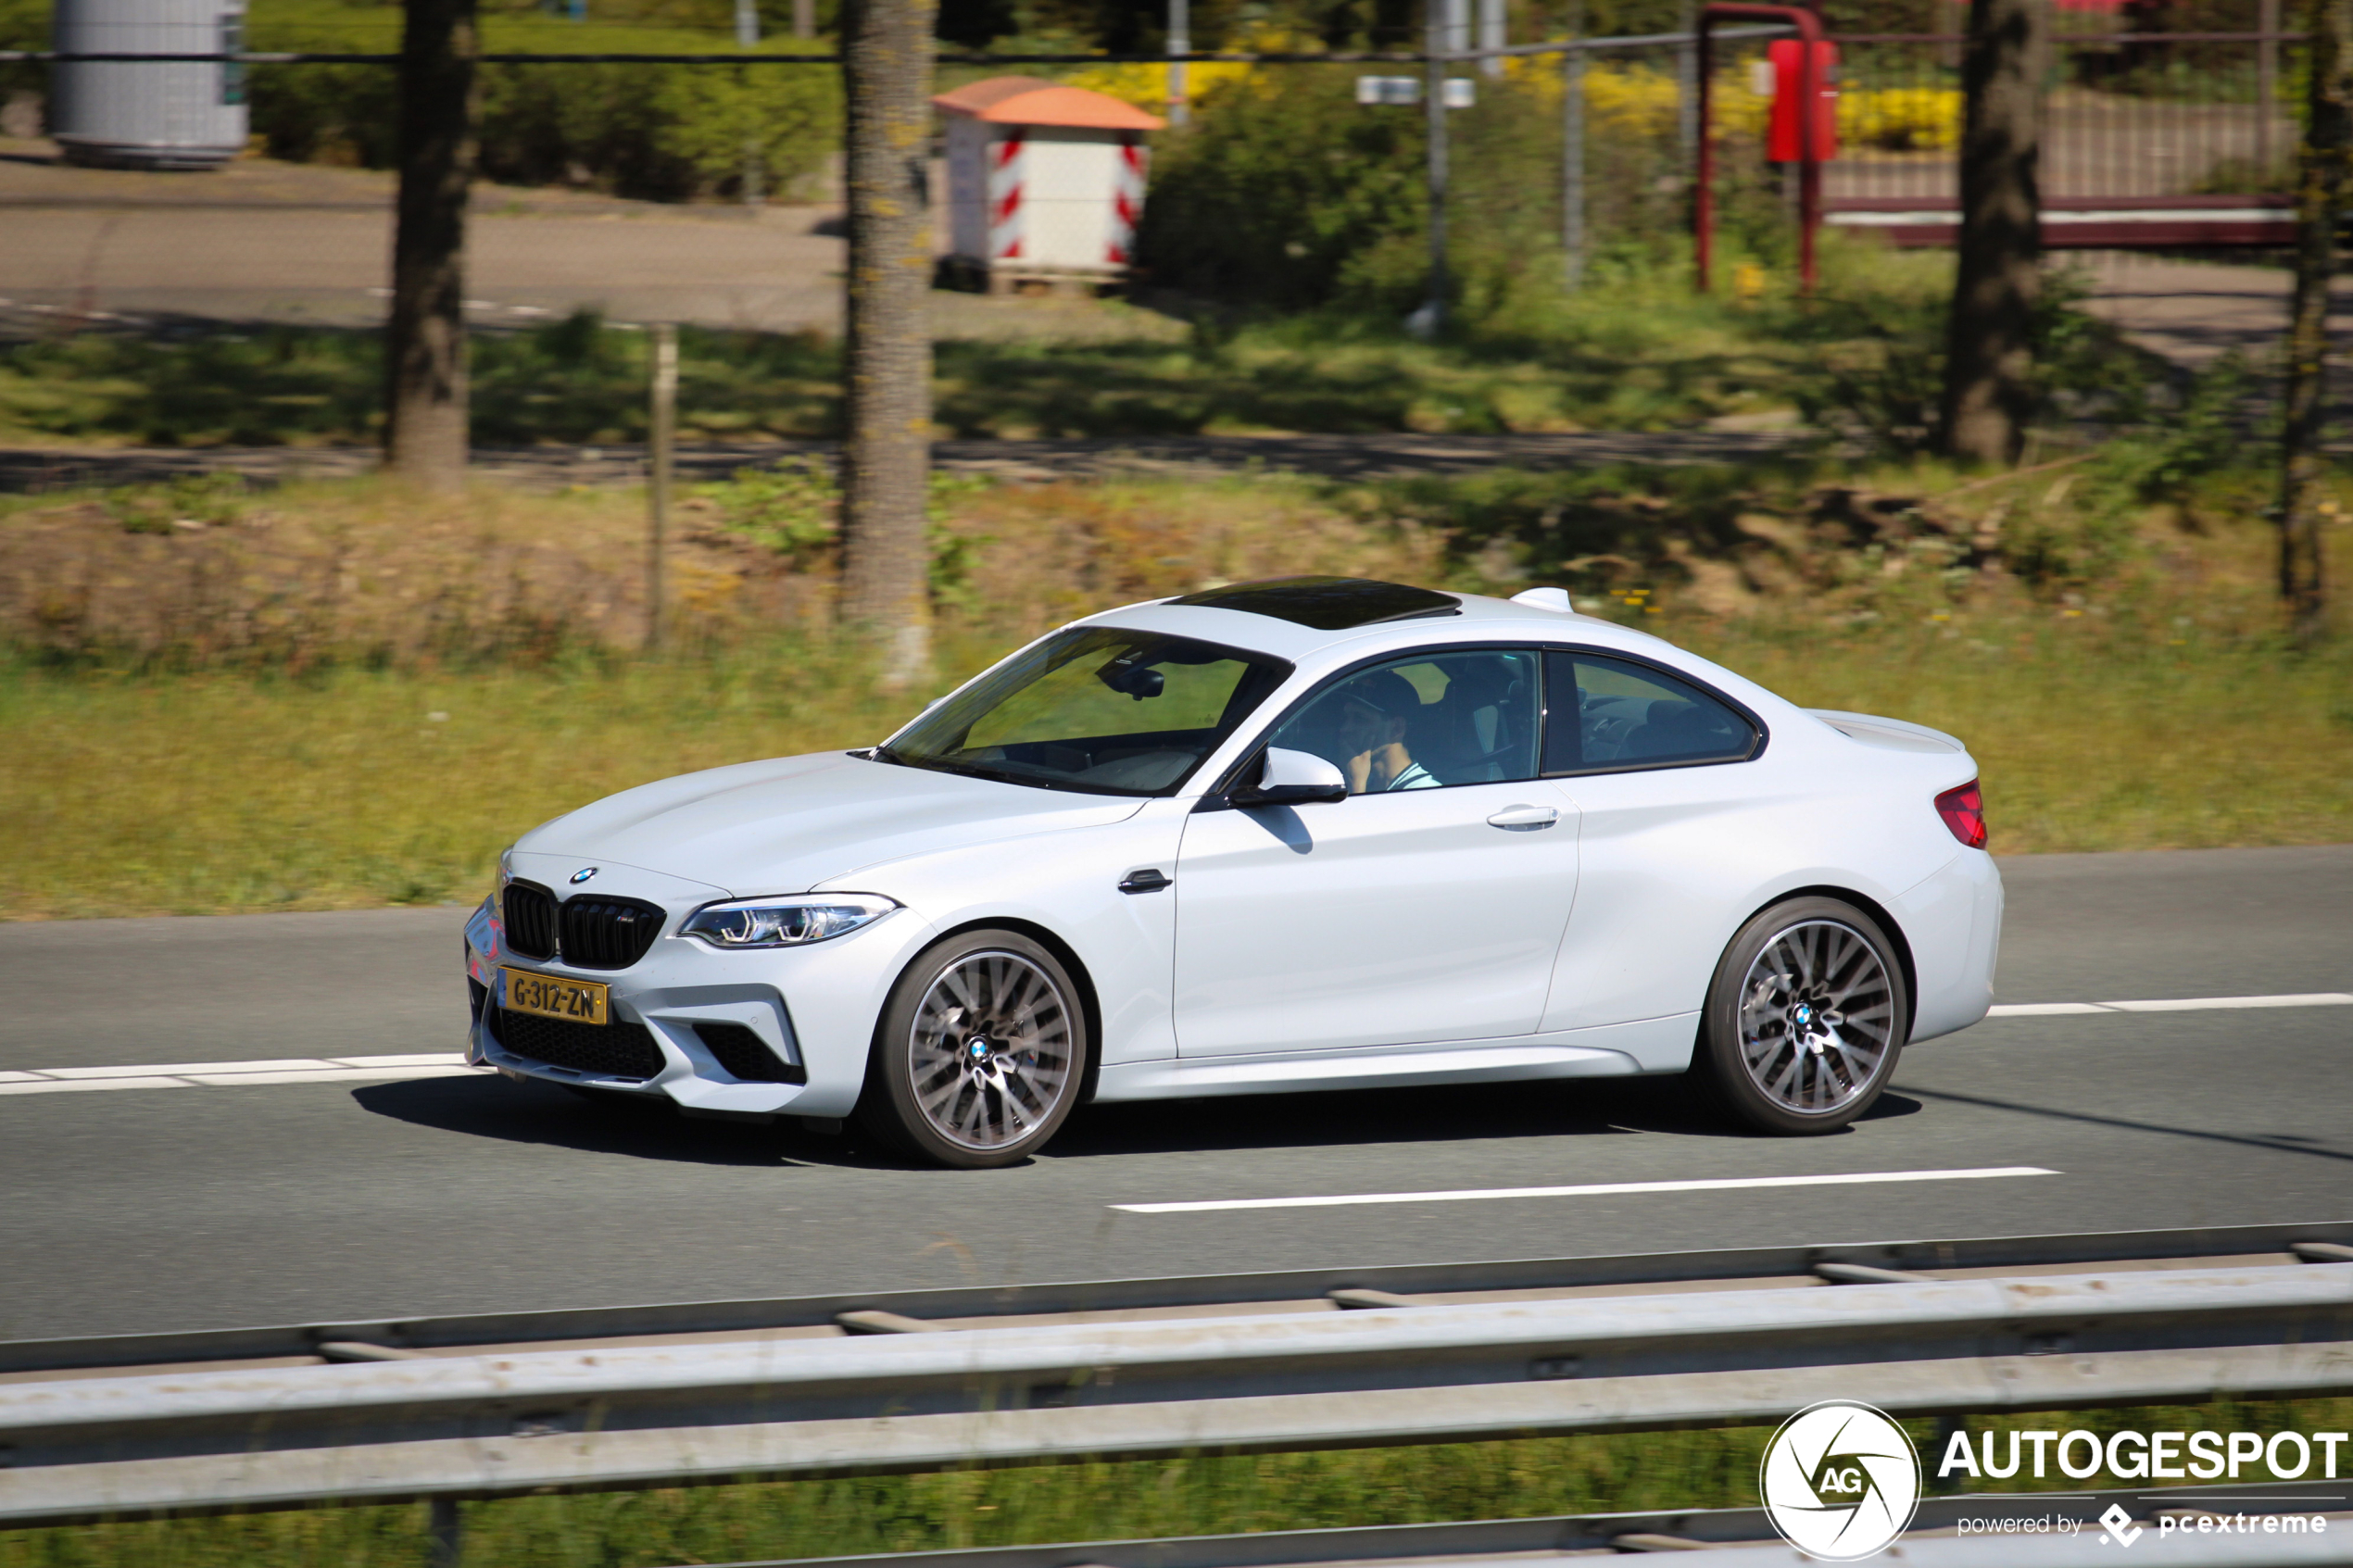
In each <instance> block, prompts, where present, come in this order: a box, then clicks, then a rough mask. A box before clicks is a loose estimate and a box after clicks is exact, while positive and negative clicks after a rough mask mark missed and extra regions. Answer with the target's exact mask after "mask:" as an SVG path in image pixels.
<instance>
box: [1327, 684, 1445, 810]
mask: <svg viewBox="0 0 2353 1568" xmlns="http://www.w3.org/2000/svg"><path fill="white" fill-rule="evenodd" d="M1421 706H1422V697H1421V693H1419V692H1417V691H1416V690H1415V689H1414V684H1413V683H1412V682H1411V681H1408V680H1407V679H1405V677H1404V676H1403V675H1400V674H1399V673H1398V672H1397V671H1394V670H1376V671H1372V672H1371V673H1370V674H1366V675H1359V676H1358V677H1357V678H1356V679H1355V680H1353V681H1351V682H1349V683H1348V684H1347V685H1346V686H1344V687H1342V688H1341V690H1340V753H1341V755H1342V756H1343V757H1344V758H1345V759H1346V760H1345V761H1343V762H1342V763H1341V764H1340V771H1342V772H1344V773H1346V774H1347V775H1348V793H1349V794H1351V795H1377V794H1379V793H1381V792H1383V791H1386V790H1392V789H1435V788H1437V787H1438V783H1439V781H1438V779H1437V777H1436V776H1435V775H1433V774H1432V773H1431V772H1430V771H1429V770H1428V769H1427V768H1424V767H1423V766H1422V765H1421V764H1420V763H1418V762H1416V761H1415V760H1414V757H1413V753H1412V752H1411V751H1409V750H1407V749H1406V745H1405V741H1406V736H1407V734H1409V733H1410V732H1411V730H1412V727H1413V720H1414V717H1415V716H1416V714H1418V713H1419V712H1420V711H1421Z"/></svg>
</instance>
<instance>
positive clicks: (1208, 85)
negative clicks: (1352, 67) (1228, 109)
mask: <svg viewBox="0 0 2353 1568" xmlns="http://www.w3.org/2000/svg"><path fill="white" fill-rule="evenodd" d="M1196 47H1198V45H1196ZM1227 49H1229V50H1231V51H1232V52H1233V53H1235V54H1260V55H1282V54H1292V53H1301V52H1304V45H1302V44H1301V42H1300V41H1299V40H1298V39H1296V38H1294V37H1292V36H1291V35H1290V33H1288V32H1286V31H1283V30H1282V29H1280V28H1277V27H1268V26H1266V25H1265V24H1263V23H1252V24H1251V25H1249V26H1246V27H1244V28H1242V29H1241V30H1240V31H1239V33H1238V34H1237V35H1236V36H1235V37H1234V38H1233V39H1231V40H1230V41H1229V42H1228V43H1227ZM1328 69H1331V68H1330V67H1328V66H1253V65H1244V64H1242V63H1240V62H1239V61H1233V60H1194V61H1190V62H1188V63H1187V65H1186V67H1185V98H1186V101H1187V102H1189V103H1192V104H1198V103H1200V102H1201V100H1202V97H1203V95H1205V94H1207V93H1208V92H1209V91H1210V89H1212V88H1213V87H1223V86H1228V85H1233V84H1245V85H1247V86H1248V88H1249V89H1250V91H1252V92H1254V93H1261V94H1265V93H1272V92H1275V91H1277V90H1278V88H1279V86H1280V84H1281V82H1282V78H1283V74H1284V73H1285V72H1286V71H1293V70H1328ZM1062 80H1063V83H1064V84H1065V85H1067V86H1071V87H1084V88H1086V89H1087V90H1088V92H1090V93H1101V94H1105V95H1106V96H1109V97H1114V98H1117V99H1119V100H1120V101H1121V102H1123V103H1128V104H1133V105H1135V106H1136V107H1138V108H1139V109H1142V110H1143V111H1144V112H1145V113H1147V114H1159V115H1164V114H1166V113H1167V112H1168V67H1167V66H1165V65H1164V64H1162V63H1161V62H1159V61H1157V60H1145V61H1136V62H1131V63H1128V64H1126V65H1100V66H1085V67H1081V68H1080V69H1077V70H1076V71H1073V72H1072V73H1071V74H1070V75H1068V76H1065V77H1063V79H1062Z"/></svg>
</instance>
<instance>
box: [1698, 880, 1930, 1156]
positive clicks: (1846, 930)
mask: <svg viewBox="0 0 2353 1568" xmlns="http://www.w3.org/2000/svg"><path fill="white" fill-rule="evenodd" d="M1910 1017H1911V1008H1910V998H1909V996H1908V994H1907V993H1906V989H1905V985H1904V971H1903V968H1902V966H1901V965H1900V964H1898V963H1897V962H1896V960H1895V952H1894V945H1893V944H1891V943H1890V942H1889V941H1888V939H1887V935H1886V933H1885V932H1883V931H1881V929H1880V926H1879V924H1878V922H1875V921H1873V920H1872V919H1871V918H1870V917H1869V915H1866V914H1864V913H1863V912H1862V911H1861V910H1860V909H1855V908H1854V907H1852V906H1851V905H1848V904H1844V903H1841V902H1840V901H1838V900H1837V899H1834V898H1797V899H1793V900H1791V901H1790V902H1789V903H1786V904H1780V905H1777V906H1775V907H1774V908H1772V909H1767V910H1766V911H1765V912H1764V913H1763V914H1760V915H1758V916H1757V917H1756V918H1755V919H1754V920H1752V921H1750V922H1748V923H1747V924H1746V925H1744V926H1743V927H1742V928H1741V930H1740V933H1739V935H1736V936H1734V937H1733V938H1732V943H1731V946H1730V947H1727V948H1726V949H1725V950H1724V957H1723V960H1722V961H1721V962H1720V963H1719V964H1718V966H1717V970H1716V979H1715V982H1714V984H1712V985H1710V986H1709V987H1708V992H1707V1008H1706V1011H1705V1013H1704V1014H1702V1021H1701V1033H1700V1041H1699V1050H1698V1054H1697V1056H1696V1057H1695V1058H1694V1060H1693V1061H1692V1070H1693V1074H1694V1076H1697V1077H1700V1078H1702V1079H1703V1080H1704V1081H1705V1085H1706V1087H1707V1088H1708V1089H1709V1091H1710V1092H1711V1094H1712V1096H1713V1098H1715V1099H1716V1101H1717V1102H1718V1104H1719V1105H1721V1106H1722V1107H1723V1109H1724V1110H1727V1111H1729V1112H1730V1113H1731V1114H1732V1115H1733V1116H1735V1117H1737V1118H1738V1119H1740V1120H1741V1121H1743V1122H1745V1123H1748V1124H1749V1125H1750V1126H1752V1127H1755V1128H1758V1129H1760V1130H1761V1131H1764V1132H1768V1133H1784V1134H1787V1133H1801V1134H1802V1133H1828V1132H1833V1131H1835V1130H1836V1129H1838V1128H1840V1127H1843V1126H1845V1125H1846V1124H1847V1123H1850V1122H1852V1121H1854V1120H1855V1119H1856V1117H1858V1116H1860V1115H1862V1114H1863V1112H1865V1111H1866V1110H1869V1109H1870V1108H1871V1103H1872V1102H1873V1101H1874V1100H1876V1099H1878V1098H1879V1096H1880V1091H1881V1089H1883V1088H1885V1087H1886V1086H1887V1081H1888V1079H1889V1078H1890V1077H1892V1076H1894V1072H1895V1061H1896V1058H1897V1057H1898V1056H1899V1055H1900V1054H1902V1051H1903V1048H1904V1042H1905V1039H1906V1034H1907V1032H1908V1029H1909V1025H1910Z"/></svg>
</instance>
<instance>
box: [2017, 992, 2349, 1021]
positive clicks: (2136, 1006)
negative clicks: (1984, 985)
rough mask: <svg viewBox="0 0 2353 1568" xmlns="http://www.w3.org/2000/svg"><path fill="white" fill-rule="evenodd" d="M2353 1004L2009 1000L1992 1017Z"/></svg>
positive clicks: (2319, 999)
mask: <svg viewBox="0 0 2353 1568" xmlns="http://www.w3.org/2000/svg"><path fill="white" fill-rule="evenodd" d="M2342 1007H2353V991H2293V992H2289V993H2287V994H2286V995H2284V996H2278V997H2161V998H2158V999H2157V1000H2154V1001H2141V1002H2005V1003H2003V1004H2002V1005H2001V1006H1999V1007H1995V1008H1992V1009H1989V1010H1987V1012H1986V1014H1985V1016H1986V1017H1988V1018H2047V1017H2050V1016H2052V1015H2054V1014H2057V1013H2076V1012H2205V1011H2207V1010H2210V1009H2216V1008H2342Z"/></svg>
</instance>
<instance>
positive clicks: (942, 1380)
mask: <svg viewBox="0 0 2353 1568" xmlns="http://www.w3.org/2000/svg"><path fill="white" fill-rule="evenodd" d="M2341 1249H2342V1248H2334V1247H2332V1248H2329V1249H2328V1253H2324V1254H2322V1255H2323V1256H2327V1255H2329V1254H2333V1253H2334V1251H2337V1250H2341ZM1858 1267H1868V1265H1858ZM875 1326H887V1325H875ZM918 1326H920V1325H918ZM2345 1390H2353V1267H2346V1266H2322V1267H2310V1266H2307V1265H2303V1264H2287V1265H2284V1266H2268V1267H2254V1268H2240V1269H2213V1270H2176V1271H2159V1272H2145V1273H2106V1274H2084V1275H2042V1276H2035V1277H2025V1278H2008V1279H1995V1278H1980V1279H1969V1280H1952V1281H1917V1282H1907V1283H1891V1284H1856V1285H1851V1286H1842V1287H1840V1288H1837V1289H1820V1288H1805V1289H1761V1290H1743V1291H1715V1292H1698V1293H1686V1294H1680V1295H1667V1296H1636V1297H1624V1296H1615V1297H1586V1298H1554V1299H1541V1300H1520V1301H1504V1302H1491V1303H1484V1304H1478V1305H1448V1306H1407V1307H1397V1308H1390V1309H1389V1310H1374V1311H1350V1312H1332V1311H1315V1312H1292V1313H1280V1314H1262V1315H1255V1316H1226V1317H1209V1318H1197V1319H1189V1320H1181V1321H1155V1322H1126V1323H1101V1322H1096V1323H1076V1324H1073V1323H1056V1324H1045V1325H1036V1326H1009V1327H987V1328H976V1329H969V1330H965V1331H962V1332H954V1333H883V1334H871V1335H862V1336H849V1337H842V1338H799V1339H789V1340H787V1339H768V1340H761V1341H751V1342H736V1343H726V1344H703V1345H686V1346H677V1345H673V1346H659V1347H638V1348H628V1347H623V1348H610V1347H598V1348H588V1349H570V1350H539V1351H523V1352H519V1353H510V1354H494V1355H477V1356H459V1357H448V1358H419V1359H407V1360H399V1361H379V1362H372V1363H365V1364H356V1365H337V1366H309V1367H296V1368H283V1367H281V1368H271V1369H267V1370H253V1371H225V1372H192V1373H182V1374H160V1375H134V1376H120V1375H118V1376H112V1377H104V1378H90V1379H75V1380H62V1379H61V1380H44V1381H30V1382H16V1383H11V1384H7V1385H0V1443H5V1444H6V1446H7V1449H8V1454H7V1460H8V1465H7V1467H6V1468H5V1469H0V1524H50V1523H66V1522H70V1521H75V1520H86V1519H95V1518H102V1517H108V1516H120V1515H127V1514H141V1513H150V1512H164V1511H170V1512H201V1511H209V1510H224V1509H254V1508H284V1507H300V1506H308V1505H312V1504H317V1503H321V1502H333V1503H376V1502H390V1501H396V1500H401V1499H415V1498H441V1499H447V1498H459V1497H495V1496H501V1495H510V1494H514V1493H519V1492H526V1491H537V1490H542V1489H575V1490H602V1489H613V1488H620V1487H630V1486H673V1485H680V1484H708V1483H715V1482H725V1481H735V1480H743V1479H749V1478H753V1477H759V1476H781V1475H793V1474H821V1473H824V1474H842V1473H849V1472H882V1471H899V1470H924V1469H933V1468H938V1467H943V1466H948V1465H955V1464H968V1463H974V1462H980V1463H1004V1462H1020V1461H1038V1460H1055V1459H1076V1458H1082V1457H1085V1458H1113V1457H1145V1456H1151V1455H1162V1454H1176V1453H1184V1452H1191V1451H1199V1450H1219V1451H1252V1450H1259V1451H1264V1450H1278V1449H1312V1448H1335V1447H1353V1446H1372V1445H1383V1444H1405V1443H1432V1442H1450V1441H1464V1440H1471V1439H1480V1438H1494V1437H1504V1436H1522V1435H1533V1434H1542V1433H1566V1432H1578V1431H1604V1430H1633V1429H1641V1428H1646V1427H1660V1426H1673V1425H1689V1424H1741V1423H1749V1422H1765V1421H1772V1420H1778V1419H1780V1418H1781V1417H1783V1416H1785V1415H1787V1414H1788V1412H1790V1411H1793V1410H1795V1409H1797V1408H1799V1407H1801V1406H1803V1405H1805V1404H1806V1403H1809V1402H1811V1401H1812V1400H1813V1399H1819V1398H1823V1397H1828V1396H1832V1395H1836V1396H1842V1397H1845V1398H1850V1399H1864V1400H1868V1401H1869V1402H1871V1403H1874V1404H1877V1405H1879V1406H1881V1408H1883V1409H1886V1410H1888V1411H1892V1412H1895V1413H1902V1414H1927V1413H1937V1412H1945V1411H1970V1410H1981V1411H1982V1410H2001V1409H2010V1410H2034V1409H2050V1408H2054V1407H2064V1406H2069V1405H2083V1404H2109V1405H2113V1404H2133V1403H2147V1402H2158V1401H2163V1400H2176V1399H2201V1400H2202V1399H2211V1398H2215V1397H2220V1396H2233V1397H2245V1398H2277V1397H2284V1396H2290V1395H2303V1394H2319V1393H2334V1392H2339V1391H2345ZM1401 1396H1402V1397H1401Z"/></svg>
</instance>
